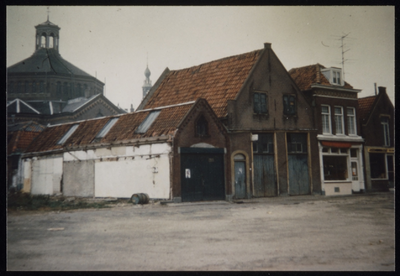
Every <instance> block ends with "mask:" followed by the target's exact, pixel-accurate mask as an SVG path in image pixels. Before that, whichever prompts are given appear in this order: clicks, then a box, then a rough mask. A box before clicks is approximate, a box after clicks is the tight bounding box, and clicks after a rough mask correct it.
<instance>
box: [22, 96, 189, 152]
mask: <svg viewBox="0 0 400 276" xmlns="http://www.w3.org/2000/svg"><path fill="white" fill-rule="evenodd" d="M193 104H194V103H187V104H182V105H178V106H172V107H166V108H160V109H158V110H160V114H159V115H158V117H157V118H156V119H155V121H154V122H153V123H152V124H151V126H150V128H149V129H148V130H147V131H146V132H145V133H135V130H136V129H137V128H138V126H139V125H140V124H141V123H142V122H143V120H144V119H145V118H146V117H147V115H149V113H150V112H151V111H152V110H147V111H146V110H143V111H138V112H133V113H128V114H124V115H121V116H112V117H104V118H99V119H93V120H87V121H81V122H73V123H67V124H61V125H56V126H52V127H48V128H46V129H45V130H44V131H43V132H42V133H41V135H40V136H39V137H38V139H37V140H36V141H35V143H33V144H31V146H30V147H29V148H28V150H27V152H42V151H50V150H57V149H62V148H63V147H65V146H68V147H71V146H86V145H90V144H91V143H92V141H93V140H94V139H95V138H96V135H97V134H98V133H99V132H100V131H101V130H102V128H103V127H104V126H105V125H106V123H107V122H108V121H109V120H110V119H111V118H116V117H119V119H118V121H117V122H116V123H115V125H114V126H113V127H112V128H111V129H110V131H109V132H108V133H107V134H106V135H105V136H104V137H103V138H102V139H101V140H100V141H99V142H98V143H112V142H118V141H126V140H131V139H138V138H144V137H158V136H167V135H173V134H174V133H175V130H176V129H177V128H178V126H179V123H180V122H181V120H182V119H183V118H184V116H185V115H186V114H187V113H188V111H189V110H190V108H191V107H192V106H193ZM74 124H79V126H78V128H77V129H76V130H75V132H74V133H72V135H71V136H70V137H69V138H68V139H67V140H66V141H65V143H64V144H63V145H57V142H58V141H59V140H60V139H61V138H62V137H63V136H64V134H65V133H66V132H67V131H68V130H69V129H70V128H71V126H73V125H74Z"/></svg>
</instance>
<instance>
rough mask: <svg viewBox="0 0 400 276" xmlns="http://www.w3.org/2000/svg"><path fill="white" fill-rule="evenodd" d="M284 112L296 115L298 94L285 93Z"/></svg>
mask: <svg viewBox="0 0 400 276" xmlns="http://www.w3.org/2000/svg"><path fill="white" fill-rule="evenodd" d="M283 114H285V115H296V95H293V94H291V95H283Z"/></svg>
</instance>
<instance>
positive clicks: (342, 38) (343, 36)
mask: <svg viewBox="0 0 400 276" xmlns="http://www.w3.org/2000/svg"><path fill="white" fill-rule="evenodd" d="M349 34H350V33H348V34H345V35H342V36H341V37H340V40H341V42H342V45H341V46H340V48H342V71H343V81H344V80H345V74H344V62H345V61H346V60H347V59H344V53H346V52H347V51H350V49H348V50H346V51H344V46H345V45H346V44H343V40H344V39H345V38H346V37H347V36H348V35H349Z"/></svg>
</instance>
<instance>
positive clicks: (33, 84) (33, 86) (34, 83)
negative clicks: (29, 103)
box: [32, 81, 36, 93]
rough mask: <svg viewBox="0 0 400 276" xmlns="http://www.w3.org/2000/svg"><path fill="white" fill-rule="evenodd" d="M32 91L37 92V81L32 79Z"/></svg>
mask: <svg viewBox="0 0 400 276" xmlns="http://www.w3.org/2000/svg"><path fill="white" fill-rule="evenodd" d="M32 93H36V82H35V81H32Z"/></svg>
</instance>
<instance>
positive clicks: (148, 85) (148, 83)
mask: <svg viewBox="0 0 400 276" xmlns="http://www.w3.org/2000/svg"><path fill="white" fill-rule="evenodd" d="M150 74H151V73H150V70H149V66H148V65H147V67H146V70H145V71H144V75H145V76H146V79H145V80H144V84H143V86H142V89H143V98H144V97H146V94H147V92H149V90H150V89H151V80H150Z"/></svg>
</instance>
